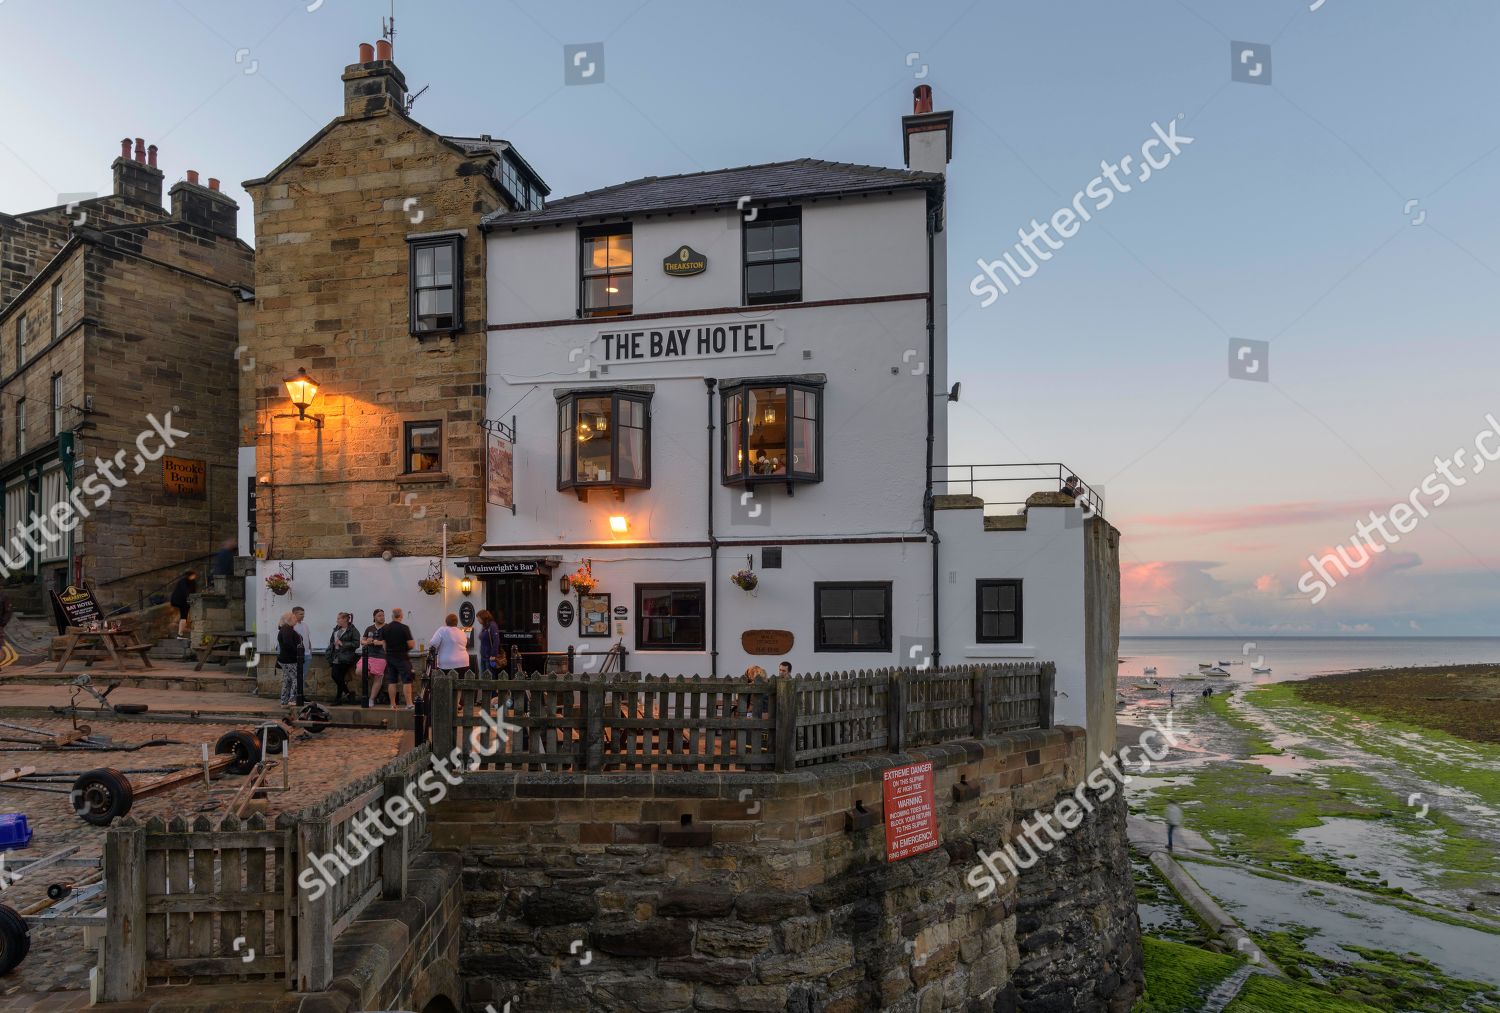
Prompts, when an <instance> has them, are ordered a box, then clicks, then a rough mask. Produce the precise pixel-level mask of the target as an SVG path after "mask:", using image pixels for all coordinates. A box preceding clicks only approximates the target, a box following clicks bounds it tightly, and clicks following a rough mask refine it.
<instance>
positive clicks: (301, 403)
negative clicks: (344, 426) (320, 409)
mask: <svg viewBox="0 0 1500 1013" xmlns="http://www.w3.org/2000/svg"><path fill="white" fill-rule="evenodd" d="M282 382H283V383H285V384H286V394H287V397H289V398H291V401H292V407H294V408H296V409H297V418H298V420H299V421H306V420H307V418H308V414H307V409H309V408H311V407H312V403H313V398H315V397H317V396H318V381H317V380H314V379H313V378H312V377H310V376H308V375H307V367H306V366H299V367H297V375H296V376H289V377H287V378H286V379H285V380H283V381H282ZM312 420H313V422H315V423H317V425H319V426H322V425H323V420H322V418H320V417H319V416H317V415H314V416H312Z"/></svg>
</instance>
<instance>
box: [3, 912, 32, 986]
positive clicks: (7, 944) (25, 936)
mask: <svg viewBox="0 0 1500 1013" xmlns="http://www.w3.org/2000/svg"><path fill="white" fill-rule="evenodd" d="M30 952H31V931H30V930H29V929H27V927H26V919H24V918H22V917H21V916H20V915H19V914H17V913H16V909H15V908H13V907H10V906H9V905H6V904H0V974H9V973H10V972H11V971H13V970H15V967H16V965H17V964H19V963H20V962H21V961H23V960H25V959H26V954H28V953H30Z"/></svg>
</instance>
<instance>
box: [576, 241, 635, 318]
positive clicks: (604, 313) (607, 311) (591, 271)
mask: <svg viewBox="0 0 1500 1013" xmlns="http://www.w3.org/2000/svg"><path fill="white" fill-rule="evenodd" d="M608 236H629V237H630V266H629V267H626V268H625V269H624V270H619V269H616V268H613V267H606V268H603V269H600V268H596V267H594V266H593V265H592V264H590V263H589V261H588V254H589V240H591V239H603V238H606V237H608ZM610 275H616V276H624V275H628V276H629V277H630V301H629V302H627V303H624V304H621V305H618V306H615V305H610V306H603V307H597V308H595V307H590V306H589V305H588V300H587V293H588V290H589V281H590V279H592V278H599V277H608V276H610ZM633 312H635V228H634V226H633V225H632V223H630V222H612V223H610V224H608V225H585V226H583V227H581V228H579V230H578V316H579V319H582V320H593V319H597V318H608V317H624V316H629V315H630V314H632V313H633Z"/></svg>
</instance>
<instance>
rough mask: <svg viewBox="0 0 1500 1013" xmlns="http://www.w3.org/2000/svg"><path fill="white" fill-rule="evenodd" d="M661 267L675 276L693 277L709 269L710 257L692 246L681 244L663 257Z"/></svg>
mask: <svg viewBox="0 0 1500 1013" xmlns="http://www.w3.org/2000/svg"><path fill="white" fill-rule="evenodd" d="M661 269H662V270H663V271H665V272H667V274H669V275H671V276H672V277H674V278H691V277H692V276H693V275H695V274H702V273H703V272H704V271H707V270H708V257H706V256H705V255H703V254H701V253H699V252H698V251H697V250H695V249H693V248H692V247H691V246H679V247H678V248H677V249H676V250H675V251H674V252H672V253H669V254H667V255H666V256H665V257H663V258H662V259H661Z"/></svg>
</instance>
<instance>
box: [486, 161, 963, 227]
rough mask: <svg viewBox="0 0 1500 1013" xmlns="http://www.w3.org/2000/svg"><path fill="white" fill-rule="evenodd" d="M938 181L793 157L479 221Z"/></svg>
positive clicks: (640, 182) (632, 185) (932, 185)
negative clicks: (789, 159) (785, 160)
mask: <svg viewBox="0 0 1500 1013" xmlns="http://www.w3.org/2000/svg"><path fill="white" fill-rule="evenodd" d="M942 185H943V177H942V176H941V175H939V174H938V173H932V172H914V171H912V170H909V169H886V168H881V167H879V166H872V165H853V164H850V163H847V162H824V161H822V160H820V159H816V158H798V159H793V160H792V161H789V162H768V163H766V164H763V165H743V166H740V167H739V168H735V169H715V170H713V171H711V172H690V173H684V174H682V175H678V176H646V177H644V178H642V179H636V180H631V181H630V182H628V183H617V184H615V185H614V186H607V187H605V188H603V189H602V190H590V191H588V192H587V193H580V194H575V195H574V196H572V197H561V198H558V199H557V200H555V201H549V202H548V203H547V204H546V205H544V206H543V207H542V208H541V210H539V211H513V212H504V211H497V212H494V213H492V214H489V215H486V216H485V218H484V221H483V225H484V226H485V227H490V226H495V227H501V228H512V229H516V228H522V227H525V226H531V225H547V224H553V223H558V222H570V221H580V220H582V219H585V218H610V217H619V216H624V215H635V214H643V213H648V212H663V211H685V210H689V209H695V208H716V207H726V206H727V207H733V206H736V205H737V203H738V201H739V200H740V198H742V197H749V198H750V199H751V201H753V202H756V203H762V202H764V203H773V202H777V201H787V200H801V199H807V198H811V197H835V196H842V195H845V194H861V193H877V192H880V191H885V190H897V189H903V188H907V187H924V188H929V189H937V188H940V187H941V186H942Z"/></svg>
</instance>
